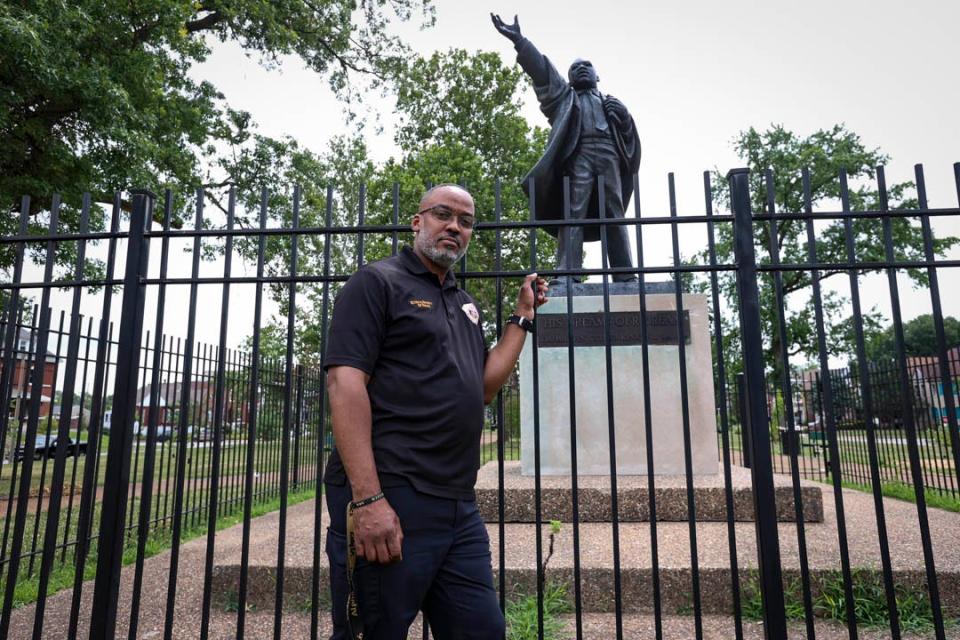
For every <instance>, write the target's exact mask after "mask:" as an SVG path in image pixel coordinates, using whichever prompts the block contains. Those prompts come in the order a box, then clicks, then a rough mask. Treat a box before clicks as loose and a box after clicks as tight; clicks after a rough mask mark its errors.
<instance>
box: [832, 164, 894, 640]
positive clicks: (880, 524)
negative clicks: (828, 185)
mask: <svg viewBox="0 0 960 640" xmlns="http://www.w3.org/2000/svg"><path fill="white" fill-rule="evenodd" d="M840 203H841V206H842V207H843V211H844V213H848V212H849V211H850V191H849V189H848V187H847V172H846V170H845V169H844V170H841V171H840ZM843 232H844V241H845V244H846V249H847V262H849V263H850V265H854V264H856V260H857V255H856V247H855V245H854V242H853V222H852V221H851V220H850V218H849V217H845V218H844V219H843ZM849 274H850V275H849V277H850V299H851V302H852V303H853V318H854V322H853V326H854V332H855V342H856V349H857V373H858V375H859V378H860V394H861V402H862V406H863V419H864V422H865V423H866V435H867V455H868V458H869V462H870V485H871V487H872V489H873V510H874V513H875V514H876V517H877V535H878V539H879V544H880V562H881V565H882V567H883V588H884V593H885V595H886V598H887V611H888V612H889V615H890V634H891V636H892V637H893V640H899V638H900V617H899V612H898V611H897V593H896V591H895V589H894V583H893V568H892V567H891V563H890V542H889V540H888V539H887V517H886V513H885V510H884V505H883V484H882V482H883V481H882V480H881V478H880V461H879V457H878V454H877V437H876V432H875V430H874V424H873V417H874V411H873V407H874V404H873V389H872V388H871V385H870V362H869V361H868V360H867V350H866V339H865V337H864V332H863V322H862V321H861V318H862V317H863V316H862V314H861V308H860V283H859V280H858V279H857V270H856V269H850V272H849Z"/></svg>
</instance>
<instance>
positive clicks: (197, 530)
mask: <svg viewBox="0 0 960 640" xmlns="http://www.w3.org/2000/svg"><path fill="white" fill-rule="evenodd" d="M315 495H316V492H315V490H314V489H313V488H309V489H306V490H303V491H298V492H296V493H290V494H288V497H287V504H288V506H293V505H295V504H298V503H300V502H304V501H306V500H311V499H313V498H314V497H315ZM202 497H203V496H201V500H200V503H201V504H202V503H203V500H202ZM279 508H280V498H279V497H272V498H269V499H264V500H262V501H261V502H259V503H257V502H255V503H254V505H253V507H252V510H251V517H254V518H256V517H258V516H262V515H264V514H267V513H270V512H272V511H277V510H278V509H279ZM128 509H139V500H138V499H135V500H134V501H133V502H132V503H131V504H130V505H129V506H128ZM201 515H202V517H199V518H197V523H196V524H189V523H190V522H191V520H188V519H186V518H185V519H184V528H183V529H181V541H182V542H187V541H189V540H192V539H194V538H197V537H199V536H203V535H206V533H207V526H206V522H207V520H206V516H205V515H203V514H201ZM45 516H46V514H45V513H44V514H41V519H40V527H41V530H40V532H39V534H38V538H39V540H40V541H41V543H42V540H43V527H44V526H45V522H46V518H45ZM61 517H62V514H61ZM99 517H100V505H99V504H97V505H96V507H95V510H94V522H95V523H97V522H99ZM241 522H243V507H242V504H238V505H237V506H236V507H235V508H234V509H233V510H232V511H231V512H230V513H226V514H223V515H221V516H220V517H219V518H217V524H216V529H217V530H218V531H219V530H221V529H226V528H228V527H232V526H234V525H236V524H239V523H241ZM2 524H3V522H2V521H0V529H2ZM73 526H74V531H73V532H71V533H72V534H73V535H72V536H71V537H70V539H74V538H75V537H76V536H75V533H76V531H75V528H76V523H74V525H73ZM29 531H30V533H29V534H28V535H32V530H29ZM58 539H62V533H61V534H60V535H58ZM25 542H26V541H25ZM172 544H173V534H172V530H171V529H170V528H169V527H167V528H162V529H154V530H151V532H150V535H149V536H148V537H147V541H146V545H145V557H147V558H149V557H151V556H155V555H157V554H158V553H161V552H162V551H166V550H167V549H169V548H170V547H171V546H172ZM60 558H61V555H60V552H59V551H58V552H57V555H56V560H55V563H54V567H53V570H52V571H51V573H50V583H49V586H48V589H47V595H48V596H50V595H53V594H54V593H56V592H58V591H61V590H63V589H72V588H73V580H74V573H75V571H76V565H75V564H74V561H73V556H72V554H71V553H70V552H69V551H68V553H67V559H66V561H65V562H62V561H61V559H60ZM136 559H137V538H136V536H128V537H127V540H126V542H125V544H124V550H123V565H124V566H127V565H131V564H133V563H134V562H136ZM26 562H27V561H25V560H22V561H21V569H20V573H21V574H22V573H23V572H24V571H25V567H26ZM96 570H97V555H96V548H94V549H91V551H90V554H89V555H88V557H87V561H86V563H85V565H84V570H83V575H84V580H90V579H92V578H93V577H94V576H95V575H96ZM6 578H7V576H6V575H4V576H3V579H2V580H0V591H2V590H5V589H6ZM39 589H40V577H39V558H38V559H37V561H36V564H35V571H34V574H33V575H32V576H22V577H21V578H20V579H18V581H17V586H16V588H15V589H14V605H13V606H14V607H22V606H25V605H27V604H31V603H33V602H36V600H37V598H38V597H39Z"/></svg>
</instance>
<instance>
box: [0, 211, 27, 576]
mask: <svg viewBox="0 0 960 640" xmlns="http://www.w3.org/2000/svg"><path fill="white" fill-rule="evenodd" d="M29 215H30V197H29V196H24V197H23V199H22V200H21V201H20V224H19V227H18V229H17V233H18V235H20V236H25V235H27V229H28V226H27V223H28V221H29ZM26 244H27V243H26V242H23V241H21V242H18V243H17V246H16V249H14V252H15V254H14V258H13V279H12V280H11V283H12V284H15V285H16V284H20V280H21V279H22V277H23V255H24V250H25V249H26ZM21 314H22V307H21V304H20V289H10V299H9V300H8V301H7V324H6V327H5V329H6V331H5V335H4V339H3V369H2V371H0V400H2V402H3V405H2V406H3V407H9V406H10V399H11V396H12V395H13V393H12V392H13V387H14V385H15V381H14V379H13V373H14V363H15V362H16V353H17V351H19V349H18V347H19V344H18V343H19V337H20V330H21V325H20V318H19V316H20V315H21ZM15 319H16V320H15ZM9 426H10V412H9V411H6V410H4V411H0V473H2V472H3V461H4V458H5V457H6V456H5V455H4V454H6V452H7V434H8V430H9ZM17 430H18V432H19V424H18V425H17ZM11 457H13V456H12V453H11ZM4 546H6V545H4ZM2 575H3V568H2V567H0V576H2Z"/></svg>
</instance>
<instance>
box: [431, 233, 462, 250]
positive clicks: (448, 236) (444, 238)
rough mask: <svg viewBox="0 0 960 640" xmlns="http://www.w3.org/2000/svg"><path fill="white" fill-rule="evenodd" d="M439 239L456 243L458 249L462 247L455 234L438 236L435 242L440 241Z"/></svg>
mask: <svg viewBox="0 0 960 640" xmlns="http://www.w3.org/2000/svg"><path fill="white" fill-rule="evenodd" d="M441 240H450V241H452V242H454V243H456V245H457V248H458V249H462V248H463V243H462V242H460V238H458V237H457V236H453V235H447V236H441V237H440V238H438V239H437V242H440V241H441Z"/></svg>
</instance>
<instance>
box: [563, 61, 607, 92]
mask: <svg viewBox="0 0 960 640" xmlns="http://www.w3.org/2000/svg"><path fill="white" fill-rule="evenodd" d="M567 80H569V81H570V84H571V85H573V88H574V89H581V90H582V89H595V88H596V86H597V82H599V81H600V78H599V77H598V76H597V71H596V69H594V68H593V63H591V62H590V61H589V60H584V59H582V58H577V59H576V60H574V61H573V64H571V65H570V70H569V71H567Z"/></svg>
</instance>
